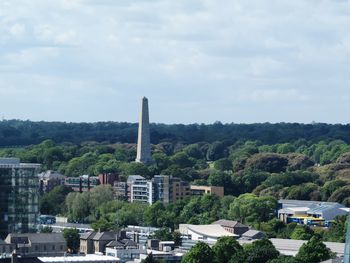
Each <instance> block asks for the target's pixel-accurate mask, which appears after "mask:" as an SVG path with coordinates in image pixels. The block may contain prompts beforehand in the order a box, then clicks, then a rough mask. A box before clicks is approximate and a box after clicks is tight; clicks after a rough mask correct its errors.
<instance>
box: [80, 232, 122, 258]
mask: <svg viewBox="0 0 350 263" xmlns="http://www.w3.org/2000/svg"><path fill="white" fill-rule="evenodd" d="M117 238H118V233H117V232H111V231H106V232H95V231H93V232H88V233H84V234H82V235H81V236H80V252H81V253H84V254H86V255H87V254H96V253H105V251H106V245H107V244H108V243H109V242H111V241H113V240H116V239H117Z"/></svg>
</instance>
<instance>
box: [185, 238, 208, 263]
mask: <svg viewBox="0 0 350 263" xmlns="http://www.w3.org/2000/svg"><path fill="white" fill-rule="evenodd" d="M213 260H214V254H213V251H212V250H211V248H210V247H209V246H208V245H207V244H206V243H204V242H198V243H197V244H196V245H195V246H194V247H192V248H191V250H190V251H189V252H188V253H187V254H186V255H185V256H184V257H183V258H182V261H181V263H208V262H213Z"/></svg>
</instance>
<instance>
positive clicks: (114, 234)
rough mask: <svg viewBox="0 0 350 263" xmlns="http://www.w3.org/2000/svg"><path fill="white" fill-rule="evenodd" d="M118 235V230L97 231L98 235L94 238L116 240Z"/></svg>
mask: <svg viewBox="0 0 350 263" xmlns="http://www.w3.org/2000/svg"><path fill="white" fill-rule="evenodd" d="M117 236H118V233H117V232H110V231H106V232H97V233H96V235H95V236H94V237H93V238H92V239H93V240H96V241H97V240H98V241H99V240H115V239H116V237H117Z"/></svg>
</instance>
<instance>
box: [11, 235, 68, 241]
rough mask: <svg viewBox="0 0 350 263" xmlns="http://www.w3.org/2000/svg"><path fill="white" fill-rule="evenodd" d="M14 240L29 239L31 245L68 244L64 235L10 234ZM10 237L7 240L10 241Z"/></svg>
mask: <svg viewBox="0 0 350 263" xmlns="http://www.w3.org/2000/svg"><path fill="white" fill-rule="evenodd" d="M8 237H10V238H11V239H10V240H11V242H12V238H19V237H22V238H23V237H24V238H25V237H27V238H28V240H29V241H30V242H31V243H62V242H64V243H65V242H66V240H65V239H64V237H63V234H62V233H27V234H9V235H8ZM8 237H7V238H6V239H8Z"/></svg>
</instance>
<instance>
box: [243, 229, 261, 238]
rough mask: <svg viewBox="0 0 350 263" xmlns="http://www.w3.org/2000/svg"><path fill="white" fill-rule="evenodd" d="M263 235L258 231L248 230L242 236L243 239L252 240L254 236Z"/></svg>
mask: <svg viewBox="0 0 350 263" xmlns="http://www.w3.org/2000/svg"><path fill="white" fill-rule="evenodd" d="M261 234H262V235H264V233H263V232H261V231H258V230H254V229H250V230H248V231H247V232H244V233H243V234H242V236H243V237H250V238H254V237H255V236H256V235H261Z"/></svg>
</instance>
